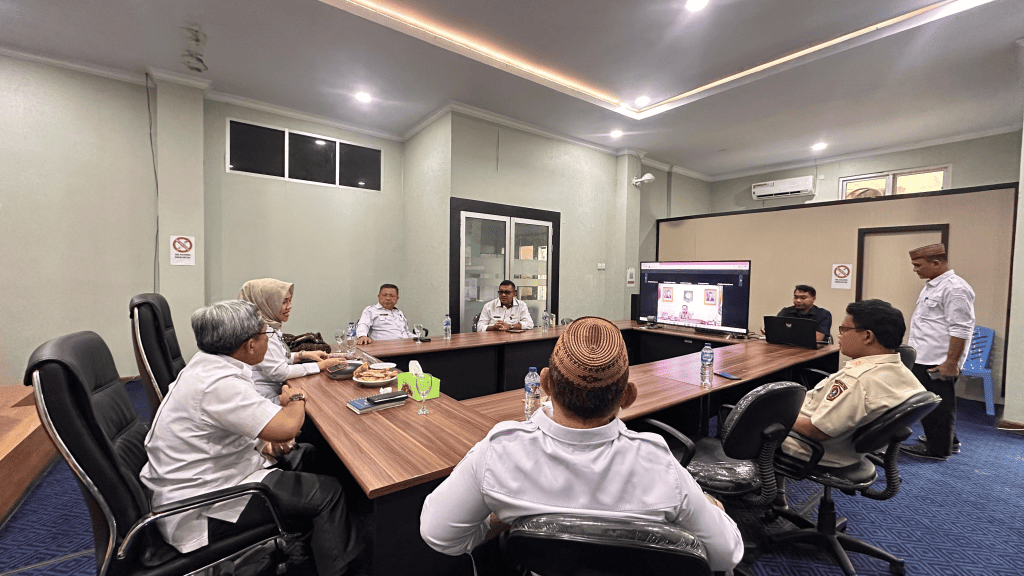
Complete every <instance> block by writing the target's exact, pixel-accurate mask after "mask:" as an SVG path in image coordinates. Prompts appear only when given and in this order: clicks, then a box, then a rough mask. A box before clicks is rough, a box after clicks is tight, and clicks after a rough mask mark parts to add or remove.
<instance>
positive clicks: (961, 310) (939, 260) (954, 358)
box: [902, 244, 974, 460]
mask: <svg viewBox="0 0 1024 576" xmlns="http://www.w3.org/2000/svg"><path fill="white" fill-rule="evenodd" d="M910 262H911V263H912V264H913V265H914V272H916V273H917V275H918V276H919V277H920V278H924V279H926V280H927V282H926V283H925V285H924V288H922V289H921V295H920V296H918V298H917V307H916V308H914V315H913V316H911V318H910V338H909V340H908V342H907V343H908V344H910V345H911V346H913V347H914V349H916V350H917V361H916V363H915V364H914V369H913V372H914V375H915V376H917V379H918V380H920V381H921V384H922V385H924V387H925V388H926V389H927V390H929V391H931V392H934V393H935V394H938V395H939V397H940V398H941V399H942V402H941V403H940V404H939V406H938V407H937V408H936V409H935V410H932V412H931V413H930V414H928V415H927V416H925V417H924V418H922V419H921V426H922V427H923V428H924V434H925V435H924V437H923V438H921V440H922V442H921V443H920V444H914V445H906V444H905V445H903V446H902V450H903V452H905V453H907V454H910V455H911V456H917V457H920V458H930V459H933V460H945V459H946V457H947V456H949V455H950V454H953V453H957V452H959V451H960V440H959V439H958V438H957V437H956V430H955V425H956V391H955V389H954V384H955V382H956V379H957V376H959V375H960V368H961V367H962V366H963V365H964V360H966V358H967V350H968V349H969V348H970V342H971V335H972V334H973V333H974V290H973V289H972V288H971V285H970V284H968V283H967V282H966V281H964V279H963V278H961V277H959V276H957V275H956V274H955V273H954V272H953V270H952V269H950V267H949V262H948V261H947V257H946V246H945V245H944V244H929V245H928V246H922V247H920V248H915V249H914V250H911V251H910Z"/></svg>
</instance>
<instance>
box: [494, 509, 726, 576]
mask: <svg viewBox="0 0 1024 576" xmlns="http://www.w3.org/2000/svg"><path fill="white" fill-rule="evenodd" d="M501 544H502V548H503V550H504V551H505V554H506V555H507V556H508V558H509V559H510V560H511V561H512V562H513V563H515V564H517V565H519V566H520V567H522V568H523V569H525V570H530V571H532V572H534V573H536V574H540V575H541V576H621V575H628V574H637V575H644V576H646V575H649V574H673V575H675V576H689V575H695V576H697V575H700V576H710V574H711V568H710V566H709V565H708V559H707V552H706V551H705V550H704V545H703V544H702V543H701V542H700V540H697V538H695V537H694V536H693V535H692V534H690V533H689V532H687V531H686V530H683V529H682V528H680V527H679V526H676V525H674V524H668V523H664V522H653V521H644V520H623V519H613V518H602V517H594V516H583V515H577V514H539V515H536V516H526V517H523V518H520V519H519V520H516V521H515V522H514V523H513V524H512V527H511V529H509V530H508V532H506V533H504V534H502V543H501Z"/></svg>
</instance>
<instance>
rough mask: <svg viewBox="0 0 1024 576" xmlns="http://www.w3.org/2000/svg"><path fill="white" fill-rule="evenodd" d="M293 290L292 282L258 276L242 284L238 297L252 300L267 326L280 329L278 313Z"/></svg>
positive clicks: (248, 300) (247, 300)
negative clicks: (256, 278)
mask: <svg viewBox="0 0 1024 576" xmlns="http://www.w3.org/2000/svg"><path fill="white" fill-rule="evenodd" d="M294 291H295V285H294V284H290V283H288V282H281V281H280V280H274V279H273V278H260V279H259V280H249V281H248V282H246V283H245V284H242V289H241V290H240V291H239V292H238V298H239V299H241V300H245V301H246V302H252V303H253V304H255V305H256V306H257V307H259V309H260V314H262V315H263V321H264V322H266V323H267V326H270V327H271V328H273V329H275V330H280V329H281V320H280V319H279V318H278V314H280V313H281V306H282V305H283V304H284V299H285V298H287V297H289V296H291V295H292V293H293V292H294Z"/></svg>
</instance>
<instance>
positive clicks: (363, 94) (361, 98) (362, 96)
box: [356, 92, 373, 102]
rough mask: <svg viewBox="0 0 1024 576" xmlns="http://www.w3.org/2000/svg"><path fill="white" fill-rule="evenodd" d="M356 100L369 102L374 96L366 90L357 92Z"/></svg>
mask: <svg viewBox="0 0 1024 576" xmlns="http://www.w3.org/2000/svg"><path fill="white" fill-rule="evenodd" d="M356 100H359V101H360V102H369V101H370V100H373V97H372V96H370V95H369V94H367V93H366V92H357V93H356Z"/></svg>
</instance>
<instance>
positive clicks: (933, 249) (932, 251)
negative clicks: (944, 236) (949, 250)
mask: <svg viewBox="0 0 1024 576" xmlns="http://www.w3.org/2000/svg"><path fill="white" fill-rule="evenodd" d="M945 253H946V245H945V244H929V245H927V246H921V247H920V248H914V249H913V250H911V251H910V259H911V260H913V259H915V258H927V257H928V256H942V255H944V254H945Z"/></svg>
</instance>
